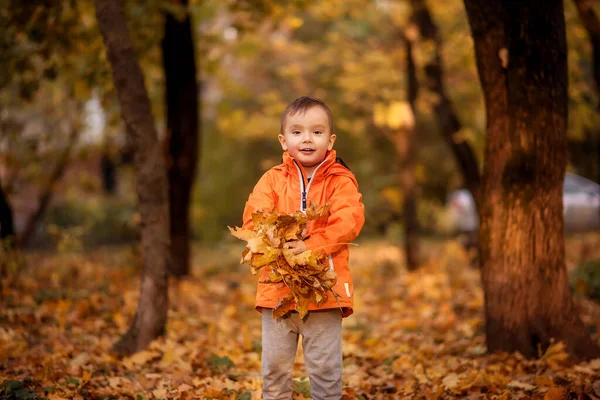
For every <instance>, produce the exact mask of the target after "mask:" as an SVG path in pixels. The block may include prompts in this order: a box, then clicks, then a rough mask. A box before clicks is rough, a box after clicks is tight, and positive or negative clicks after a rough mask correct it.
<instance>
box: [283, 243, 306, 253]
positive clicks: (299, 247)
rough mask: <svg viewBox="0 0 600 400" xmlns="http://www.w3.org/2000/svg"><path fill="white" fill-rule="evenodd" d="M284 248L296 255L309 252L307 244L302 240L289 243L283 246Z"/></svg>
mask: <svg viewBox="0 0 600 400" xmlns="http://www.w3.org/2000/svg"><path fill="white" fill-rule="evenodd" d="M283 248H284V249H287V250H290V251H292V252H293V253H294V254H300V253H302V252H304V251H306V250H307V249H306V243H304V241H302V240H295V241H293V242H287V243H285V244H284V245H283Z"/></svg>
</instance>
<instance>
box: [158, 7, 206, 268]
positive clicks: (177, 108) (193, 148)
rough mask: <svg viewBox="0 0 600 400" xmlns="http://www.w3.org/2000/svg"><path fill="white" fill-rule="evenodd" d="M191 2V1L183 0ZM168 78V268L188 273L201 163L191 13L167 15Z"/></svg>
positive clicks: (165, 61)
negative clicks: (192, 204) (192, 207)
mask: <svg viewBox="0 0 600 400" xmlns="http://www.w3.org/2000/svg"><path fill="white" fill-rule="evenodd" d="M182 5H184V6H186V7H187V5H188V1H187V0H184V1H182ZM162 51H163V67H164V71H165V79H166V98H165V102H166V109H167V137H166V159H167V175H168V179H169V214H170V224H171V247H170V252H169V253H170V254H169V272H170V273H171V274H172V275H173V276H176V277H180V276H184V275H188V274H189V273H190V216H189V209H190V197H191V194H192V187H193V184H194V180H195V178H196V166H197V164H198V107H199V104H198V85H197V83H196V61H195V57H194V54H195V51H194V41H193V36H192V27H191V21H190V16H189V13H188V14H186V17H185V20H183V21H180V20H178V19H177V18H176V17H175V16H174V15H173V14H170V13H167V14H166V16H165V36H164V38H163V41H162Z"/></svg>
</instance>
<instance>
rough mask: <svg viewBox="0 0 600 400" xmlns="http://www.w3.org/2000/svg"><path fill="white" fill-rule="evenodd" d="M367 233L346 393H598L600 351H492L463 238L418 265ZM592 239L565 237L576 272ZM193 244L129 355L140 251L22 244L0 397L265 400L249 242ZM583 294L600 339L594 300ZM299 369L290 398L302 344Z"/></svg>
mask: <svg viewBox="0 0 600 400" xmlns="http://www.w3.org/2000/svg"><path fill="white" fill-rule="evenodd" d="M359 243H360V246H359V247H353V248H352V250H351V251H352V255H351V267H352V271H353V276H354V282H355V313H354V315H352V316H351V317H349V318H347V319H345V320H344V328H343V339H344V345H343V354H344V372H343V385H344V389H343V390H344V398H345V399H387V398H391V399H396V398H409V399H410V398H416V399H454V398H474V399H476V398H488V399H529V398H533V399H548V400H552V399H555V400H558V399H569V398H575V399H590V398H591V399H598V398H600V359H596V360H592V361H589V362H583V363H573V362H571V361H569V360H568V359H566V355H565V353H564V352H563V351H562V347H561V344H560V343H556V344H554V345H552V346H551V347H550V348H549V349H547V350H546V351H545V352H544V353H543V354H540V357H539V358H537V359H535V360H527V359H525V358H523V357H522V356H520V355H519V354H505V353H497V354H493V355H488V354H486V347H485V338H484V326H483V293H482V290H481V285H480V277H479V271H478V269H477V268H474V267H470V266H469V265H468V264H469V261H468V255H467V254H466V253H465V252H464V251H463V250H462V248H461V246H460V245H459V244H458V243H457V242H455V241H447V242H446V241H426V242H424V243H422V251H423V253H424V255H425V256H426V260H425V261H424V265H423V267H422V268H421V269H420V270H418V271H416V272H407V271H406V269H405V268H404V267H403V263H404V261H403V256H402V253H401V251H400V250H399V249H398V248H397V247H395V246H393V245H391V244H390V243H389V242H385V241H362V242H359ZM598 243H600V234H591V235H583V236H578V237H574V238H570V239H568V243H567V265H568V268H570V269H571V268H573V267H574V266H575V265H576V264H577V263H578V262H580V261H581V260H583V259H590V258H598V257H600V248H599V246H598ZM195 250H196V251H195V253H194V254H195V256H194V266H193V274H192V277H191V278H188V279H185V280H182V281H179V282H172V283H171V288H170V300H171V305H170V311H169V320H168V325H167V334H166V336H165V337H164V338H160V339H158V340H156V341H154V342H153V343H152V344H151V346H150V347H149V349H147V350H145V351H142V352H139V353H136V354H134V355H133V356H131V357H126V358H117V357H115V356H113V355H111V354H110V352H109V350H110V348H111V346H112V345H113V344H114V343H115V342H116V341H117V340H118V338H119V337H120V335H121V334H122V333H123V332H124V331H125V330H126V329H127V328H128V326H129V324H130V323H131V321H132V317H133V315H134V313H135V309H136V306H137V299H138V295H139V285H140V279H139V275H140V269H139V257H138V256H136V254H135V251H133V250H132V248H131V247H118V248H103V249H97V250H90V251H87V252H85V253H52V254H49V253H31V254H27V255H26V260H27V266H26V267H25V269H24V270H22V271H21V273H20V274H18V275H13V276H9V279H10V281H8V280H5V281H4V288H3V291H2V293H1V294H2V297H1V298H0V382H1V383H0V399H29V398H32V399H33V398H47V399H52V400H55V399H136V400H138V399H140V400H141V399H161V398H162V399H213V398H214V399H247V400H250V399H259V398H260V396H261V376H260V351H261V345H260V335H261V327H260V314H258V313H257V312H256V311H255V310H254V308H253V305H254V295H255V290H256V280H257V278H256V276H253V275H251V274H250V271H249V268H248V266H247V265H245V264H244V265H240V264H238V261H239V258H240V254H241V251H242V250H243V243H242V242H233V241H232V242H228V243H227V244H222V245H218V246H198V247H197V248H196V249H195ZM548 296H551V294H550V293H549V294H548ZM576 304H577V306H578V307H579V310H580V311H581V314H582V318H583V319H584V322H585V323H586V325H587V327H588V328H589V329H590V332H591V333H592V335H593V338H594V340H595V341H596V342H600V337H599V335H598V332H600V306H599V305H598V304H596V303H594V302H592V301H590V300H588V299H586V298H583V297H581V296H576ZM294 376H295V378H294V382H293V388H294V398H298V399H301V398H303V397H309V394H308V389H309V386H310V384H309V381H308V379H307V372H306V369H305V366H304V362H303V356H302V351H301V348H300V349H299V351H298V357H297V359H296V366H295V372H294Z"/></svg>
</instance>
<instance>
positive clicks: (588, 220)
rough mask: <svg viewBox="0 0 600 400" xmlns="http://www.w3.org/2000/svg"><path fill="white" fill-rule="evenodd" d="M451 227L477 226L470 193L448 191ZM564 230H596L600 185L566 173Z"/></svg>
mask: <svg viewBox="0 0 600 400" xmlns="http://www.w3.org/2000/svg"><path fill="white" fill-rule="evenodd" d="M447 204H448V206H449V209H448V213H449V217H450V226H451V230H452V231H453V232H455V233H466V234H469V233H473V232H476V231H477V230H478V228H479V216H478V215H477V208H476V206H475V201H474V200H473V196H472V195H471V192H470V191H468V190H467V189H460V190H455V191H453V192H451V193H450V194H448V203H447ZM563 218H564V223H565V232H586V231H594V230H600V185H599V184H597V183H595V182H592V181H591V180H589V179H586V178H584V177H582V176H579V175H575V174H572V173H569V172H567V174H566V175H565V180H564V183H563Z"/></svg>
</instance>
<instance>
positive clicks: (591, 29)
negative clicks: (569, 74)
mask: <svg viewBox="0 0 600 400" xmlns="http://www.w3.org/2000/svg"><path fill="white" fill-rule="evenodd" d="M573 1H574V3H575V6H577V12H578V13H579V18H580V19H581V22H582V23H583V26H584V27H585V30H586V31H587V33H588V36H589V38H590V43H591V44H592V60H593V62H592V65H593V69H594V70H593V73H594V83H595V86H596V100H597V102H598V103H597V104H596V109H597V110H598V111H599V112H600V19H599V18H598V15H597V14H596V12H595V11H594V8H593V7H592V2H591V1H589V0H573ZM592 129H593V128H592ZM592 129H586V135H585V140H584V142H583V146H582V147H583V149H582V150H583V154H585V155H586V156H588V157H590V159H591V160H596V161H597V160H598V158H600V138H599V137H598V131H597V127H596V128H595V132H594V130H592ZM598 164H599V163H598V162H595V163H594V162H593V161H592V163H590V164H588V165H590V166H589V167H587V168H585V170H586V173H587V176H588V177H590V178H592V179H594V180H596V182H600V169H599V165H598Z"/></svg>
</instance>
